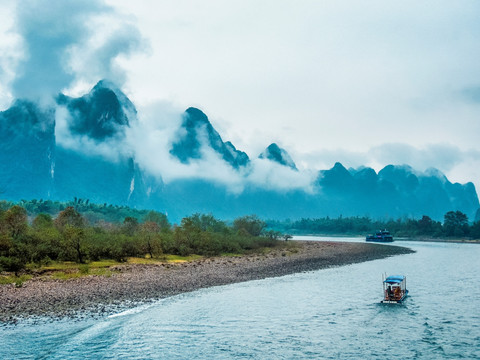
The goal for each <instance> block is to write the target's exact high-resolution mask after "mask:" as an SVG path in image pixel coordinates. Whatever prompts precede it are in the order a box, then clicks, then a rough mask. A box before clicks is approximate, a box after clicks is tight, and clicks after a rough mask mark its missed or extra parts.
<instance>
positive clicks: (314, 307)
mask: <svg viewBox="0 0 480 360" xmlns="http://www.w3.org/2000/svg"><path fill="white" fill-rule="evenodd" d="M327 239H328V240H331V239H330V238H327ZM336 239H337V240H349V241H359V238H349V239H341V238H336ZM355 239H356V240H355ZM394 244H399V243H394ZM400 245H403V246H409V247H412V248H414V249H415V250H417V252H416V253H415V254H409V255H402V256H396V257H392V258H388V259H383V260H375V261H371V262H367V263H362V264H354V265H349V266H344V267H338V268H331V269H326V270H320V271H314V272H307V273H301V274H295V275H290V276H285V277H281V278H274V279H265V280H260V281H252V282H248V283H242V284H234V285H228V286H223V287H216V288H210V289H204V290H200V291H196V292H193V293H189V294H183V295H180V296H176V297H172V298H169V299H165V300H162V301H159V302H157V303H155V304H153V305H149V306H144V307H142V308H137V309H133V310H130V311H127V312H124V313H121V314H118V315H117V316H113V317H110V318H106V319H101V320H86V321H79V322H69V321H56V322H41V323H39V324H32V323H23V324H20V325H17V326H14V327H12V326H9V327H4V328H1V329H0V339H1V344H2V345H3V346H2V348H0V358H2V359H3V358H6V359H10V358H11V359H22V358H25V359H29V358H31V359H65V358H69V359H72V358H73V359H191V358H198V359H212V358H261V359H299V358H303V359H311V358H326V359H328V358H331V359H338V358H340V359H342V358H346V359H348V358H359V357H364V358H368V359H384V358H399V359H417V358H422V359H443V358H450V359H459V358H467V359H473V358H480V312H479V311H478V309H479V308H480V292H479V291H478V289H479V288H480V280H479V277H478V270H479V267H478V263H477V259H478V257H479V255H480V246H478V245H471V244H446V243H417V242H401V243H400ZM384 272H386V273H387V274H393V273H395V274H404V275H406V276H407V287H408V289H409V290H410V297H409V298H408V299H407V301H406V302H405V303H404V304H402V305H393V304H379V301H380V300H381V297H382V284H381V279H382V273H384Z"/></svg>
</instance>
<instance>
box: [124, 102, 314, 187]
mask: <svg viewBox="0 0 480 360" xmlns="http://www.w3.org/2000/svg"><path fill="white" fill-rule="evenodd" d="M182 113H183V111H182V110H180V109H178V108H175V107H174V106H173V105H171V104H169V103H165V102H156V103H152V104H150V105H148V106H144V107H142V108H140V109H139V111H138V123H136V124H135V125H134V126H132V127H131V128H130V129H128V130H127V143H128V147H129V148H130V149H132V151H133V153H134V157H135V161H136V162H137V163H138V164H139V165H140V167H141V168H142V169H144V170H145V171H147V172H148V173H149V174H151V175H154V176H156V177H157V178H159V179H162V181H163V182H165V183H170V182H172V181H175V180H183V179H202V180H207V181H212V182H215V183H218V184H222V185H225V186H226V187H227V189H228V190H229V191H231V192H232V193H240V192H242V191H243V190H244V189H245V187H247V186H254V187H263V188H268V189H275V190H282V191H287V190H291V189H305V190H307V191H310V190H311V183H312V179H313V178H314V175H313V174H312V173H311V172H309V171H305V172H298V171H294V170H292V169H290V168H288V167H285V166H282V165H279V164H277V163H274V162H272V161H269V160H266V159H252V161H251V162H250V164H248V165H247V166H246V167H243V168H242V167H241V168H240V169H238V170H236V169H234V168H233V167H232V166H230V164H228V163H227V162H226V161H225V160H223V159H222V157H221V155H220V154H219V153H217V152H216V151H214V150H213V149H212V148H211V147H210V146H209V145H208V140H207V136H206V134H204V136H200V138H199V139H198V140H199V142H200V145H201V147H200V154H201V158H199V159H190V161H189V162H188V163H187V164H184V163H181V162H180V161H179V160H178V159H177V158H176V157H174V156H173V155H172V154H171V153H170V149H171V148H172V145H173V142H174V141H175V140H176V139H177V138H178V135H179V132H180V131H182V128H181V124H182Z"/></svg>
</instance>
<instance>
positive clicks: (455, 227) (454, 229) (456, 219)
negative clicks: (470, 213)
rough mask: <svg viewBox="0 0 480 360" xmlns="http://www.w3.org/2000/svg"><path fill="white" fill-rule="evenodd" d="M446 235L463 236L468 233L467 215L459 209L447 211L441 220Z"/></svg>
mask: <svg viewBox="0 0 480 360" xmlns="http://www.w3.org/2000/svg"><path fill="white" fill-rule="evenodd" d="M443 229H444V231H445V235H446V236H465V235H467V234H468V230H469V228H468V217H467V215H465V214H464V213H462V212H461V211H458V210H457V211H449V212H447V213H446V214H445V216H444V220H443Z"/></svg>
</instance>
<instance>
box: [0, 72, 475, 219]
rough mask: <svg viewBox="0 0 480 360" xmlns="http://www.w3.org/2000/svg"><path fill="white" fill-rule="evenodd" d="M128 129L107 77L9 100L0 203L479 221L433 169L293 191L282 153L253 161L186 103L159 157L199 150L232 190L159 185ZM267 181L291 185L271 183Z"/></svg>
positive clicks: (133, 119) (290, 164) (1, 139)
mask: <svg viewBox="0 0 480 360" xmlns="http://www.w3.org/2000/svg"><path fill="white" fill-rule="evenodd" d="M136 126H139V119H137V110H136V108H135V106H134V104H133V103H132V102H131V101H130V100H129V99H128V98H127V96H126V95H125V94H124V93H123V92H122V91H121V90H120V89H118V88H117V87H115V85H113V84H111V83H109V82H107V81H100V82H99V83H98V84H97V85H95V87H93V89H92V90H91V91H90V92H89V93H88V94H85V95H84V96H81V97H78V98H72V97H68V96H66V95H63V94H60V95H58V97H57V98H56V104H54V105H52V106H50V107H47V108H42V107H41V106H40V105H38V104H35V103H33V102H31V101H26V100H17V101H16V102H14V103H13V105H12V106H11V107H10V108H9V109H8V110H6V111H3V112H0V199H6V200H13V201H18V200H21V199H26V200H29V199H44V200H46V199H51V200H62V201H69V200H72V199H74V198H75V197H76V198H81V199H89V200H90V201H91V202H95V203H100V204H103V203H108V204H116V205H120V206H123V205H128V206H130V207H136V208H149V209H155V210H158V211H162V212H166V213H167V214H168V215H169V218H170V219H171V220H172V221H176V220H178V219H181V218H182V217H184V216H187V215H190V214H192V213H195V212H202V213H212V214H213V215H215V216H217V217H221V218H224V219H232V218H235V217H237V216H241V215H245V214H253V213H255V214H257V215H258V216H261V217H264V218H269V219H286V218H292V219H298V218H302V217H322V216H331V217H337V216H340V215H343V216H370V217H372V218H398V217H417V218H419V217H421V216H422V215H429V216H430V217H432V218H433V219H435V220H442V218H443V215H444V214H445V213H446V212H448V211H450V210H454V211H455V210H460V211H462V212H464V213H465V214H467V215H468V217H469V219H470V220H474V219H475V218H477V219H478V218H479V216H480V215H479V214H480V212H479V211H478V210H479V208H480V206H479V201H478V196H477V193H476V190H475V187H474V185H473V184H472V183H467V184H458V183H451V182H450V181H449V180H448V179H447V177H446V176H445V175H444V174H442V173H441V172H440V171H438V170H436V169H430V170H428V171H426V172H418V171H416V170H414V169H412V168H411V167H409V166H407V165H401V166H399V165H388V166H386V167H384V168H383V169H382V170H380V171H379V172H378V173H377V172H376V171H375V170H374V169H371V168H368V167H360V168H358V169H352V168H350V169H346V168H345V167H344V166H343V165H342V164H341V163H336V164H334V166H333V167H332V168H331V169H327V170H321V171H319V172H318V173H317V174H316V176H314V178H313V181H312V182H311V184H309V185H308V186H305V187H304V188H303V187H302V186H299V185H298V186H297V184H296V183H295V181H296V180H295V179H298V176H299V175H300V174H301V172H300V171H299V170H298V168H297V165H296V164H295V162H294V161H293V159H292V158H291V156H290V155H289V154H288V152H287V151H286V150H285V149H282V148H281V147H280V146H279V145H277V144H276V143H272V144H270V145H269V146H268V147H266V149H265V150H264V151H263V152H262V153H261V154H260V155H259V157H258V158H250V157H249V156H248V155H247V154H246V153H245V152H243V151H241V150H239V149H237V148H236V147H235V146H234V144H232V143H231V142H229V141H224V140H223V139H222V137H221V136H220V134H219V133H218V132H217V131H216V130H215V128H214V127H213V125H212V124H211V122H210V120H209V119H208V117H207V115H206V114H205V113H204V112H203V111H201V110H200V109H197V108H193V107H190V108H188V109H187V110H186V111H185V112H184V113H183V115H182V119H181V124H180V127H179V129H176V131H174V132H173V133H174V134H175V135H174V138H173V139H169V144H171V147H170V149H169V150H168V151H169V154H168V155H169V156H171V157H172V159H173V160H174V161H176V162H178V164H183V165H185V166H190V165H192V164H197V165H196V166H200V165H198V160H201V159H203V157H204V156H205V155H204V154H205V152H206V151H207V150H208V152H210V153H213V154H216V155H215V158H218V161H220V162H222V163H223V164H224V165H225V166H227V167H228V168H230V169H231V170H232V174H234V176H235V177H236V179H237V182H238V183H239V188H238V189H237V190H235V191H232V189H231V187H230V186H229V184H227V183H225V182H222V181H220V180H219V181H216V179H215V178H214V177H213V176H212V177H210V178H211V179H213V180H205V178H198V177H192V178H189V177H185V178H177V179H176V180H175V179H174V180H171V181H169V182H164V181H163V180H162V178H161V177H159V176H153V175H152V174H150V173H148V171H147V170H146V169H145V168H144V167H142V164H139V163H138V162H137V160H136V158H135V153H134V151H133V150H132V149H130V148H129V147H128V141H127V135H126V134H127V132H128V130H129V129H131V128H134V127H136ZM267 165H268V169H267ZM267 170H268V171H271V173H266V174H264V176H263V177H260V178H259V177H256V176H255V174H256V173H255V171H257V172H261V171H267ZM199 171H200V172H201V171H205V172H208V171H211V169H209V168H205V169H200V170H199ZM273 175H276V176H277V177H279V178H281V179H283V178H285V179H287V180H285V181H286V182H288V181H290V185H291V186H289V187H284V188H277V187H275V186H274V183H273V180H272V176H273ZM206 178H208V177H206ZM252 179H254V180H252ZM258 179H260V180H258Z"/></svg>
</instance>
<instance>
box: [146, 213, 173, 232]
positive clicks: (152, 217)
mask: <svg viewBox="0 0 480 360" xmlns="http://www.w3.org/2000/svg"><path fill="white" fill-rule="evenodd" d="M143 222H154V223H156V224H157V225H158V226H159V227H160V229H162V230H168V229H170V223H169V222H168V219H167V216H166V215H165V214H162V213H159V212H157V211H150V212H149V213H148V214H147V215H145V217H144V218H143Z"/></svg>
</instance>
